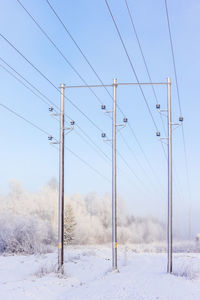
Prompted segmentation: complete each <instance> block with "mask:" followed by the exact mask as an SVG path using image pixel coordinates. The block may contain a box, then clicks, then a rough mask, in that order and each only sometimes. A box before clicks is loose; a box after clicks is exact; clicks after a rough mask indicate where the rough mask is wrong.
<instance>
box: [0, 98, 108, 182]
mask: <svg viewBox="0 0 200 300" xmlns="http://www.w3.org/2000/svg"><path fill="white" fill-rule="evenodd" d="M0 106H2V107H3V108H5V109H6V110H8V111H9V112H11V113H12V114H14V115H15V116H17V117H18V118H20V119H22V120H23V121H25V122H26V123H28V124H29V125H31V126H32V127H34V128H36V129H38V130H39V131H40V132H42V133H44V134H45V135H47V136H49V135H50V134H49V133H48V132H47V131H46V130H44V129H42V128H41V127H39V126H38V125H36V124H35V123H33V122H32V121H30V120H28V119H26V118H25V117H23V116H22V115H20V114H19V113H17V112H16V111H14V110H13V109H11V108H9V107H8V106H6V105H4V104H2V103H0ZM65 148H66V150H67V151H68V152H70V153H71V154H72V155H73V156H75V157H76V158H78V159H79V160H80V161H81V162H82V163H83V164H85V165H86V166H87V167H88V168H90V169H91V170H93V172H95V173H96V174H98V175H99V176H101V177H102V178H104V179H105V180H106V181H109V182H110V180H109V179H108V178H107V177H105V176H104V175H102V174H101V173H100V172H99V171H98V170H97V169H95V168H94V167H93V166H91V165H90V164H89V163H88V162H87V161H86V160H84V159H83V158H82V157H80V156H79V155H78V154H76V153H75V152H73V151H72V150H71V149H70V148H68V147H66V146H65Z"/></svg>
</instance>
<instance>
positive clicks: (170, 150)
mask: <svg viewBox="0 0 200 300" xmlns="http://www.w3.org/2000/svg"><path fill="white" fill-rule="evenodd" d="M167 82H168V85H167V90H168V93H167V94H168V227H167V242H168V264H167V272H168V273H171V272H172V116H171V80H170V78H168V81H167Z"/></svg>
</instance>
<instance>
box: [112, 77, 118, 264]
mask: <svg viewBox="0 0 200 300" xmlns="http://www.w3.org/2000/svg"><path fill="white" fill-rule="evenodd" d="M116 101H117V79H116V78H114V80H113V118H112V123H113V124H112V268H113V270H117V188H116V180H117V174H116Z"/></svg>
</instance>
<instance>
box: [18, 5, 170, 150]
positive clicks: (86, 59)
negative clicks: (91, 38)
mask: <svg viewBox="0 0 200 300" xmlns="http://www.w3.org/2000/svg"><path fill="white" fill-rule="evenodd" d="M17 1H18V3H19V4H20V5H21V7H22V8H23V9H24V10H25V11H26V13H27V14H28V15H29V16H30V18H31V19H32V20H33V22H34V23H35V24H36V25H37V27H38V28H39V29H40V31H41V32H42V33H43V34H44V35H45V36H46V38H47V39H48V40H49V41H50V42H51V44H52V45H53V46H54V47H55V48H56V50H57V51H58V52H59V54H60V55H61V56H62V57H63V58H64V59H65V61H66V62H67V63H68V64H69V65H70V67H71V68H72V69H73V70H74V71H75V73H76V74H77V75H78V76H79V78H80V79H81V80H82V81H83V82H84V84H85V85H86V86H88V84H87V82H86V81H85V80H84V79H83V78H82V77H81V75H80V73H78V71H77V70H76V69H75V68H74V67H73V66H72V64H71V63H70V62H69V61H68V60H67V58H66V57H65V56H64V54H63V53H62V52H61V50H60V49H59V48H58V47H57V46H56V44H55V43H54V42H53V41H52V39H51V38H50V37H49V35H48V34H47V33H46V32H45V31H44V29H43V28H42V27H41V26H40V25H39V23H38V22H37V21H36V20H35V19H34V17H33V16H32V15H31V13H30V12H28V10H27V9H26V8H25V7H24V6H23V4H22V3H21V2H20V1H19V0H17ZM46 2H47V4H48V5H49V7H50V8H51V10H52V11H53V13H54V14H55V16H56V17H57V18H58V20H59V21H60V23H61V24H62V26H63V28H64V29H65V31H66V32H67V34H68V35H69V36H70V38H71V39H72V41H73V42H74V44H75V45H76V47H77V48H78V50H79V52H80V53H81V54H82V56H83V57H84V59H85V61H86V62H87V64H88V65H89V66H90V68H91V69H92V71H93V72H94V74H95V75H96V77H97V78H98V80H99V81H100V82H101V83H102V84H103V81H102V79H101V78H100V76H99V75H98V74H97V72H96V71H95V69H94V67H93V66H92V64H91V63H90V62H89V60H88V58H87V57H86V55H85V54H84V53H83V51H82V50H81V48H80V47H79V45H78V44H77V42H76V41H75V39H74V38H73V36H72V35H71V33H70V32H69V30H68V29H67V27H66V26H65V24H64V23H63V22H62V20H61V18H60V17H59V16H58V14H57V13H56V11H55V10H54V8H53V7H52V5H51V4H50V2H49V1H48V0H46ZM104 88H105V89H106V91H107V93H108V94H109V96H110V97H111V98H112V96H111V94H110V92H109V91H108V89H107V88H106V87H105V86H104ZM89 89H90V90H91V92H92V93H93V94H94V95H95V96H96V98H97V100H98V101H99V102H100V103H101V104H102V103H103V102H102V101H101V100H100V99H99V98H98V97H97V95H96V94H95V93H94V91H93V90H92V89H91V88H90V87H89ZM118 109H119V111H120V112H121V113H122V115H123V116H125V114H124V113H123V111H122V110H121V108H120V107H119V106H118ZM93 125H94V124H93ZM130 127H131V125H130V124H129V128H130ZM131 132H133V129H132V128H131ZM140 148H141V145H140ZM163 150H164V148H163Z"/></svg>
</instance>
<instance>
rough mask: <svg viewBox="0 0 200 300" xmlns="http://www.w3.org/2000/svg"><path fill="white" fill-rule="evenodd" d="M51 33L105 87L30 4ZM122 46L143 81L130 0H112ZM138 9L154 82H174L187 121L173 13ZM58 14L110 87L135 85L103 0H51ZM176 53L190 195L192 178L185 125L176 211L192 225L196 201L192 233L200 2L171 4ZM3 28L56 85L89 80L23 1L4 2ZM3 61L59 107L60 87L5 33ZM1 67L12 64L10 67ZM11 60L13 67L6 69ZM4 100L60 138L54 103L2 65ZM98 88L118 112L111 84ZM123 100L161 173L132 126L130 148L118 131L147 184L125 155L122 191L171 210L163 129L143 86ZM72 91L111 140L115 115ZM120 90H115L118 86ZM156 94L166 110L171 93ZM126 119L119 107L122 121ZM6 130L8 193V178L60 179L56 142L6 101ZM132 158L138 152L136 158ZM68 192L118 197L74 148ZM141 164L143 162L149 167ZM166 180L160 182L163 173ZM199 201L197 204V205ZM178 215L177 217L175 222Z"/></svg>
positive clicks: (149, 4) (87, 153)
mask: <svg viewBox="0 0 200 300" xmlns="http://www.w3.org/2000/svg"><path fill="white" fill-rule="evenodd" d="M22 3H23V5H24V6H25V7H26V8H27V10H28V11H29V12H31V14H32V15H33V17H34V18H35V19H36V20H37V21H38V23H39V24H40V25H41V26H42V27H43V29H44V30H45V31H46V32H47V33H48V34H49V36H50V37H51V38H52V40H53V41H54V42H55V43H56V45H57V46H58V47H59V48H60V49H61V51H62V52H63V54H64V55H65V56H66V57H67V59H68V60H69V61H70V62H71V63H72V64H73V66H74V67H75V68H76V69H77V70H78V71H79V72H80V74H81V76H82V77H83V78H84V79H85V80H86V81H87V82H88V83H99V82H98V80H97V78H96V77H95V75H94V74H93V72H92V71H91V69H90V68H89V67H88V65H87V64H86V62H85V61H84V59H83V57H82V56H81V55H80V53H79V51H78V50H77V48H76V47H75V45H74V44H73V42H72V41H71V40H70V38H69V37H68V36H67V34H66V33H65V31H64V30H63V28H62V26H61V25H60V23H59V22H58V20H57V19H56V17H55V16H54V15H53V13H52V11H51V10H50V8H49V6H48V5H47V3H46V1H39V0H36V1H28V0H22ZM109 3H110V6H111V9H112V11H113V14H114V16H115V18H116V21H117V24H118V26H119V29H120V31H121V33H122V36H123V39H124V42H125V44H126V46H127V49H128V52H129V54H130V57H131V59H132V61H133V64H134V67H135V69H136V72H137V74H138V77H139V79H140V81H148V77H147V74H146V71H145V67H144V64H143V61H142V58H141V54H140V51H139V48H138V45H137V41H136V38H135V36H134V32H133V30H132V27H131V23H130V19H129V17H128V13H127V10H126V6H125V2H124V0H118V1H114V0H110V1H109ZM128 3H129V6H130V9H131V12H132V13H133V17H134V21H135V26H136V29H137V32H138V36H139V38H140V41H141V45H142V48H143V51H144V54H145V57H146V60H147V63H148V66H149V70H150V73H151V77H152V80H153V81H165V80H166V78H167V77H171V79H172V101H173V120H174V122H176V121H177V120H178V118H179V109H178V100H177V94H176V89H175V78H174V72H173V67H172V57H171V52H170V44H169V35H168V29H167V19H166V14H165V7H164V0H162V1H160V0H154V1H147V0H146V1H145V0H141V1H137V2H136V1H132V0H129V1H128ZM51 4H52V5H53V6H54V8H55V9H56V11H57V12H58V14H59V16H60V17H61V19H62V20H63V22H64V23H65V25H66V26H67V28H68V29H69V31H70V32H71V34H72V35H73V37H74V38H75V40H76V41H77V43H78V44H79V45H80V47H81V48H82V50H83V52H84V53H85V54H86V55H87V57H88V59H89V60H90V62H91V63H92V65H93V66H94V68H95V70H96V71H97V72H98V74H99V76H100V77H101V78H102V79H103V81H104V82H105V83H111V82H112V80H113V78H114V77H116V78H117V79H118V81H121V82H122V81H124V82H126V81H128V82H130V81H135V78H134V75H133V73H132V70H131V68H130V65H129V63H128V60H127V57H126V55H125V53H124V50H123V48H122V46H121V43H120V40H119V38H118V36H117V33H116V30H115V28H114V25H113V23H112V20H111V17H110V15H109V12H108V10H107V7H106V4H105V1H104V0H96V1H88V0H85V1H64V0H61V1H55V0H51ZM168 9H169V15H170V21H171V29H172V36H173V41H174V51H175V57H176V65H177V72H178V80H179V88H180V96H181V106H182V111H183V117H184V130H185V138H186V147H187V154H188V162H189V177H190V186H191V197H189V190H188V184H187V179H186V171H185V161H184V151H183V141H182V135H181V130H180V129H177V130H176V131H174V134H173V154H174V156H173V161H174V164H175V169H176V170H175V173H174V177H175V186H174V214H175V216H176V221H175V223H176V225H177V223H179V224H180V223H181V224H183V223H184V228H182V229H181V230H182V231H186V229H187V226H188V225H187V224H188V210H189V207H190V205H191V207H192V219H193V232H194V233H195V232H196V231H198V230H200V228H199V227H200V225H198V218H199V216H198V211H199V209H200V204H199V189H198V187H199V182H198V181H199V180H198V177H199V176H198V171H199V168H200V163H199V153H200V149H199V148H200V143H199V141H198V136H199V127H200V126H199V111H200V104H199V103H200V102H199V94H200V93H199V92H200V85H199V69H200V62H199V53H200V38H199V27H200V19H199V14H200V3H199V1H197V0H192V1H190V2H187V1H181V0H177V1H172V0H168ZM0 27H1V33H2V34H3V35H4V36H5V37H6V38H7V39H8V40H9V41H10V42H11V43H13V44H14V45H15V46H16V47H17V48H18V49H19V50H20V51H21V52H22V53H23V54H24V55H25V56H26V57H27V58H28V59H29V60H30V61H31V62H32V63H33V64H34V65H35V66H37V67H38V68H39V69H40V70H41V71H42V72H43V73H44V74H45V75H46V76H47V77H48V78H49V79H50V80H51V81H52V82H53V83H54V84H55V85H56V86H59V85H60V83H65V84H67V85H70V84H71V85H79V84H82V82H81V80H80V79H79V78H78V77H77V75H76V74H75V73H74V72H73V70H72V69H71V68H70V67H69V66H68V65H67V64H66V62H65V61H64V60H63V58H62V57H61V56H60V55H59V53H58V52H57V51H56V50H55V48H54V47H53V46H52V45H51V44H50V42H49V41H48V40H47V39H46V38H45V37H44V35H43V34H42V33H41V32H40V31H39V29H38V28H37V27H36V25H35V24H34V23H33V21H32V20H31V19H30V17H29V16H28V15H27V14H26V12H25V11H24V10H23V9H22V7H21V6H20V5H19V4H18V2H17V1H16V0H8V1H3V0H0ZM0 48H1V57H2V58H3V59H4V60H6V61H7V62H8V63H9V64H11V65H12V66H13V67H14V68H15V69H16V70H17V71H18V72H20V73H21V74H22V75H23V76H24V77H26V78H27V79H28V80H30V82H31V83H32V84H34V85H35V86H36V87H37V88H38V89H40V90H41V91H42V92H43V93H44V94H45V95H47V96H48V97H49V98H51V99H52V101H54V102H55V103H56V104H57V105H59V101H60V99H59V98H60V97H59V93H58V92H57V91H56V90H55V89H54V88H53V87H52V86H51V85H50V84H49V83H48V82H47V81H46V80H44V79H43V78H42V77H41V76H40V75H39V74H38V73H37V72H36V71H35V70H34V69H33V68H32V67H31V66H30V65H28V64H27V62H26V61H25V60H23V59H22V58H21V57H20V56H19V54H17V53H16V52H15V51H14V50H13V49H12V48H11V47H10V46H9V45H8V44H7V43H6V42H5V41H4V40H3V39H2V38H0ZM2 65H4V64H3V63H2ZM4 66H5V65H4ZM0 80H1V91H0V102H1V103H3V104H5V105H8V106H9V107H10V108H12V109H14V110H15V111H17V112H18V113H20V114H22V115H23V116H24V117H26V118H28V119H29V120H31V121H33V122H34V123H36V124H37V125H39V126H40V127H42V128H43V129H45V130H46V131H48V132H50V133H51V134H52V135H54V136H55V137H58V135H59V123H58V122H57V121H56V120H55V119H53V118H52V117H50V115H49V111H48V106H46V105H45V104H43V103H42V102H41V101H40V100H39V99H38V98H37V97H35V96H34V95H33V94H31V93H30V91H28V90H27V89H26V88H24V87H23V86H22V85H21V84H20V83H19V82H17V81H16V80H15V79H14V78H13V77H12V76H10V75H9V74H8V73H6V72H5V70H3V69H2V68H0ZM95 92H96V94H97V95H98V96H99V98H101V100H102V101H103V102H104V103H105V104H106V106H107V108H108V109H111V107H112V106H111V105H112V103H111V99H110V98H109V97H108V95H107V93H106V92H105V90H103V89H101V90H100V89H98V90H95ZM117 92H118V104H119V106H120V107H121V108H122V110H123V111H124V112H125V114H126V115H127V117H128V120H129V123H130V125H131V127H132V128H133V129H134V132H135V133H136V136H137V137H138V139H139V141H140V143H141V145H142V147H143V149H144V151H145V153H146V155H147V157H148V159H149V161H150V162H151V165H152V166H153V169H154V172H155V173H156V176H154V175H153V174H152V172H151V170H150V169H149V167H148V165H147V163H146V161H145V160H144V157H143V155H142V153H141V151H140V149H139V147H138V146H137V143H136V141H135V139H134V137H133V135H132V134H131V131H130V129H129V128H125V129H123V131H122V133H123V136H124V137H125V139H126V141H127V142H128V144H129V146H130V147H131V148H132V152H130V151H129V149H128V148H127V146H126V145H125V144H124V143H123V140H122V139H121V137H120V135H118V149H119V152H120V153H121V154H122V155H123V157H124V158H125V159H126V161H127V162H128V164H129V165H130V167H131V168H132V169H133V170H134V172H135V173H136V174H137V176H138V177H139V178H140V180H141V181H142V184H141V182H139V181H137V179H136V178H135V177H134V175H133V174H132V173H131V172H130V171H129V169H127V167H126V165H125V164H124V163H123V162H122V161H121V159H120V157H119V158H118V166H119V172H118V194H119V195H120V196H122V197H123V198H124V200H125V202H126V204H127V205H128V207H129V208H130V211H131V212H133V213H134V214H136V215H146V214H152V215H155V216H159V217H161V218H162V219H163V220H164V218H165V216H166V207H167V197H166V196H167V194H166V184H167V168H166V161H165V159H164V156H163V153H162V149H161V145H160V142H159V141H158V140H157V138H156V135H155V128H154V126H153V123H152V120H151V118H150V115H149V114H148V111H147V108H146V106H145V103H144V100H143V98H142V95H141V93H140V91H139V89H138V88H137V87H118V91H117ZM66 93H67V96H69V97H70V99H72V101H73V102H74V103H75V104H76V105H77V106H78V107H79V108H80V109H81V110H82V111H84V113H86V114H87V115H88V116H89V117H90V118H91V119H92V120H93V121H94V122H95V123H96V124H97V125H98V126H99V127H100V128H101V129H102V131H105V132H106V133H107V135H108V136H111V121H110V119H109V118H108V117H106V116H105V115H104V114H103V112H102V111H101V109H100V104H99V103H98V101H97V100H96V98H95V97H94V96H93V95H92V93H91V92H90V91H88V90H86V89H85V90H80V89H79V90H66ZM111 93H112V90H111ZM144 93H145V95H146V98H147V100H148V103H149V106H150V108H151V110H152V113H153V116H154V118H155V120H156V123H157V125H158V127H159V128H160V131H161V133H162V135H163V136H164V132H163V130H162V124H161V121H160V116H159V115H158V113H157V111H156V109H155V99H154V96H153V93H152V90H151V88H150V87H146V88H144ZM156 93H157V95H158V98H159V101H160V103H161V106H162V108H166V89H165V88H163V87H162V88H161V87H157V88H156ZM66 113H67V114H68V115H69V116H70V117H71V118H72V119H74V120H75V121H76V122H77V124H78V125H79V126H80V127H81V128H82V129H83V130H84V131H85V132H87V134H88V135H89V136H90V137H91V138H92V139H93V140H94V141H95V143H97V144H98V146H99V147H101V148H102V150H103V151H104V152H105V153H107V155H109V156H110V157H111V148H110V147H109V145H108V144H106V143H104V142H103V141H102V139H101V134H100V132H98V131H97V130H96V129H95V128H94V127H93V126H92V125H91V124H90V123H89V122H88V121H87V120H86V119H85V118H84V117H83V116H82V115H81V114H80V113H79V112H77V111H76V110H75V109H74V108H73V107H72V106H71V105H70V103H68V102H66ZM121 121H122V115H121V114H120V112H118V123H120V122H121ZM0 128H1V156H0V157H1V168H0V176H1V182H0V191H1V193H5V192H7V191H8V184H9V181H10V180H12V179H17V180H19V181H20V182H21V183H22V184H23V185H24V186H25V187H26V188H27V189H28V190H30V191H35V190H39V189H40V188H41V187H42V186H43V185H44V184H45V183H46V182H47V181H48V180H49V179H50V178H51V177H58V151H56V149H54V148H52V147H51V146H50V145H49V143H48V140H47V137H46V136H45V135H43V134H41V133H40V132H39V131H37V130H36V129H34V128H32V127H30V126H29V125H28V124H26V123H24V122H23V121H22V120H20V119H18V118H16V117H15V116H13V115H12V114H11V113H9V112H7V111H6V110H5V109H3V108H2V107H0ZM76 132H77V133H80V131H79V129H75V131H74V132H72V133H70V134H69V135H67V136H66V145H67V146H68V147H69V148H70V149H71V150H72V151H74V152H76V153H77V154H78V155H80V156H81V157H82V158H84V159H85V160H86V161H87V162H89V163H90V164H91V165H92V166H93V167H95V168H96V169H98V170H99V172H101V173H102V174H104V175H105V176H106V177H109V178H111V177H110V176H111V165H110V164H109V163H106V161H105V160H104V159H102V158H101V157H99V156H98V155H97V153H96V152H94V151H93V150H92V149H91V147H90V146H89V144H87V143H85V142H84V141H83V140H82V139H81V138H80V137H79V135H78V134H77V133H76ZM133 154H134V155H133ZM65 159H66V160H65V162H66V170H65V171H66V172H65V191H66V193H68V194H73V193H75V192H77V193H83V194H86V193H88V192H91V191H93V192H97V193H100V194H104V193H107V192H108V193H110V192H111V184H110V183H109V182H106V181H105V180H104V179H102V178H101V177H99V176H98V175H97V174H95V173H94V172H93V171H92V170H90V169H88V168H87V167H86V166H85V165H84V164H82V163H81V162H80V161H79V160H77V159H76V158H75V157H73V156H72V155H71V154H70V153H68V152H67V151H66V155H65ZM136 160H137V161H139V164H140V165H142V168H141V166H140V165H138V163H137V161H136ZM157 178H158V179H159V181H160V182H159V181H158V179H157ZM190 202H191V203H190ZM177 220H178V221H177Z"/></svg>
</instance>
